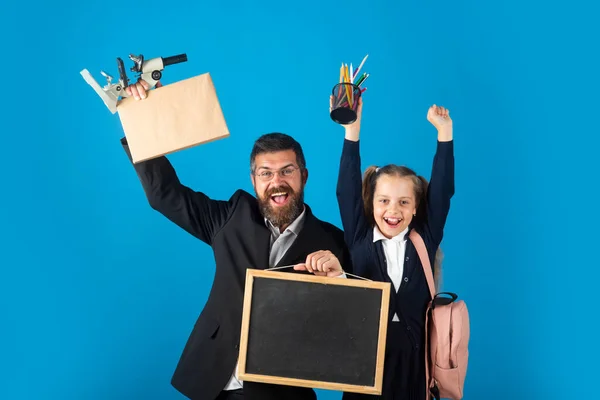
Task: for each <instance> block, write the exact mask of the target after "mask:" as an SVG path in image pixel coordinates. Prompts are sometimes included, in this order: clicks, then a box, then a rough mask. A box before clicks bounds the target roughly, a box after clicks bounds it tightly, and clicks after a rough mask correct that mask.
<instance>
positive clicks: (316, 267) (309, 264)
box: [294, 250, 344, 277]
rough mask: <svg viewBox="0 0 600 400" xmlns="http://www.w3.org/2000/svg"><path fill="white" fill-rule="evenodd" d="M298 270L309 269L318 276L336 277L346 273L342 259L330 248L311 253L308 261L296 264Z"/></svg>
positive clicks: (307, 258) (295, 267)
mask: <svg viewBox="0 0 600 400" xmlns="http://www.w3.org/2000/svg"><path fill="white" fill-rule="evenodd" d="M294 269H295V270H296V271H308V272H310V273H311V274H315V275H318V276H328V277H335V276H340V275H342V274H343V273H344V270H343V269H342V265H341V264H340V260H338V258H337V257H336V256H335V255H334V254H333V253H332V252H330V251H329V250H319V251H315V252H314V253H310V254H309V255H308V256H307V257H306V261H305V262H304V263H301V264H296V265H295V266H294Z"/></svg>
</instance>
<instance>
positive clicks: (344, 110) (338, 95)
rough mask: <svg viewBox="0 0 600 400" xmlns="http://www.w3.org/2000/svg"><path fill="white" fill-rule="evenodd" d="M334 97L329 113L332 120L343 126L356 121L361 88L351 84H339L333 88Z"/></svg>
mask: <svg viewBox="0 0 600 400" xmlns="http://www.w3.org/2000/svg"><path fill="white" fill-rule="evenodd" d="M332 95H333V104H332V107H331V112H330V113H329V115H330V116H331V119H332V120H334V121H335V122H337V123H338V124H341V125H348V124H351V123H353V122H354V121H356V117H357V114H356V112H357V110H358V100H359V99H360V96H361V91H360V87H358V86H356V85H354V84H352V83H350V82H342V83H338V84H336V85H335V86H334V87H333V90H332Z"/></svg>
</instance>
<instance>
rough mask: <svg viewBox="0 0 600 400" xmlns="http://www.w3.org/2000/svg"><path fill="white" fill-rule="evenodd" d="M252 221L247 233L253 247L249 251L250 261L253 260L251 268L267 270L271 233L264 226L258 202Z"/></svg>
mask: <svg viewBox="0 0 600 400" xmlns="http://www.w3.org/2000/svg"><path fill="white" fill-rule="evenodd" d="M252 219H253V221H252V226H251V227H250V229H248V233H247V234H248V235H249V236H250V242H251V243H253V245H254V246H253V248H252V249H249V250H250V251H251V252H252V254H253V257H252V259H253V260H255V265H253V266H252V267H253V268H256V269H267V268H269V252H270V250H271V231H270V230H269V228H267V225H266V224H265V218H264V217H263V215H262V213H261V212H260V209H259V208H258V202H257V203H256V208H255V210H254V212H253V213H252Z"/></svg>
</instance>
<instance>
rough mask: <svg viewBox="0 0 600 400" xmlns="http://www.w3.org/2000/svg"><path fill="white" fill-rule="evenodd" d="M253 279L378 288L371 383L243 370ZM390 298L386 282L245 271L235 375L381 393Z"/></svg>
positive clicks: (301, 384)
mask: <svg viewBox="0 0 600 400" xmlns="http://www.w3.org/2000/svg"><path fill="white" fill-rule="evenodd" d="M255 278H268V279H283V280H293V281H299V282H312V283H315V284H326V285H343V286H351V287H362V288H369V289H377V290H381V312H380V318H379V334H378V344H377V358H376V368H375V379H374V385H373V386H363V385H351V384H347V383H336V382H326V381H316V380H306V379H296V378H288V377H276V376H271V375H257V374H249V373H246V360H247V358H246V354H247V350H248V332H249V328H250V314H251V310H252V308H251V305H252V297H253V283H254V279H255ZM389 299H390V284H389V283H387V282H375V281H367V280H358V279H344V278H339V277H334V278H330V277H322V276H315V275H309V274H297V273H289V272H276V271H267V270H258V269H247V270H246V286H245V291H244V306H243V314H242V327H241V334H240V351H239V360H238V361H239V363H238V376H239V378H240V380H242V381H249V382H261V383H271V384H277V385H287V386H299V387H309V388H314V389H327V390H338V391H344V392H353V393H363V394H371V395H381V392H382V384H383V367H384V358H385V344H386V336H387V326H388V311H389Z"/></svg>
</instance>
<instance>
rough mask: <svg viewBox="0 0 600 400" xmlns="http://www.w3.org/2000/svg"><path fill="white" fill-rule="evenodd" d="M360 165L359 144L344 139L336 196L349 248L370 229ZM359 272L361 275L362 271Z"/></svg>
mask: <svg viewBox="0 0 600 400" xmlns="http://www.w3.org/2000/svg"><path fill="white" fill-rule="evenodd" d="M360 163H361V161H360V145H359V142H353V141H351V140H348V139H344V146H343V148H342V156H341V159H340V169H339V173H338V181H337V188H336V196H337V201H338V207H339V209H340V216H341V220H342V227H343V229H344V239H345V240H346V243H347V244H348V246H349V247H352V246H353V245H354V244H355V243H356V242H357V241H358V240H360V239H361V238H364V236H365V235H366V234H367V232H368V231H369V228H370V225H369V223H368V221H367V219H366V218H365V211H364V205H363V201H362V174H361V170H360V168H361V166H360ZM355 267H356V266H355ZM357 272H359V273H360V271H357Z"/></svg>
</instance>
